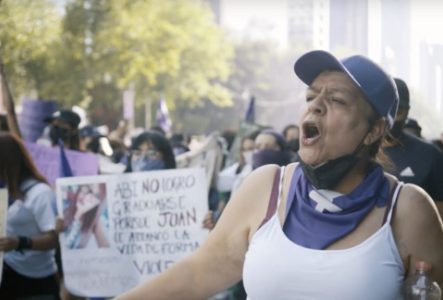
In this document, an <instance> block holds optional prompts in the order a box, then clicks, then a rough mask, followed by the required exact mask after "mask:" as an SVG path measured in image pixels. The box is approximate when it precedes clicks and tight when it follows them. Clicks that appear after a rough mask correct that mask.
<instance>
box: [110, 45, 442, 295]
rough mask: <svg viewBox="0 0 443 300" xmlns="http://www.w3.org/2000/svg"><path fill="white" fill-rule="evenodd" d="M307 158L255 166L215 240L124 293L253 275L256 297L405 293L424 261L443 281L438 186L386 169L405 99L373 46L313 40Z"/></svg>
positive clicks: (204, 290)
mask: <svg viewBox="0 0 443 300" xmlns="http://www.w3.org/2000/svg"><path fill="white" fill-rule="evenodd" d="M294 69H295V73H296V74H297V76H298V77H299V78H300V79H301V80H302V81H303V82H305V83H306V84H307V85H308V86H309V87H308V91H307V96H306V108H305V111H304V113H303V115H302V117H301V121H300V125H301V126H300V128H301V137H300V150H299V157H300V163H293V164H290V165H288V166H287V167H285V168H280V167H278V166H276V165H267V166H263V167H261V168H258V169H256V170H255V171H253V172H252V173H251V174H250V175H249V176H248V177H247V178H246V179H245V181H244V182H243V184H242V186H241V187H240V188H239V189H238V190H237V191H236V193H234V194H233V195H232V197H231V200H230V201H229V203H228V205H227V206H226V208H225V210H224V212H223V214H222V216H221V217H220V219H219V221H218V223H217V225H216V226H215V228H214V230H212V231H211V233H210V235H209V237H208V239H207V240H206V242H205V243H204V244H203V245H202V246H201V247H200V248H199V249H198V250H197V251H196V252H194V253H193V254H192V255H190V256H188V257H187V258H185V259H184V260H182V261H181V262H178V263H176V264H175V265H173V266H172V267H171V268H169V269H168V270H167V271H165V272H164V273H162V274H161V275H160V276H158V277H157V278H155V279H153V280H150V281H149V282H145V283H142V284H141V285H140V286H139V287H137V288H135V289H133V290H132V291H129V292H128V293H126V294H124V295H122V296H121V297H117V299H118V300H128V299H144V298H145V297H146V296H147V295H149V299H153V300H157V299H204V298H206V297H207V296H209V295H211V294H214V293H215V292H217V291H220V290H222V289H225V288H226V287H228V286H230V285H232V284H233V283H235V282H236V281H238V280H240V279H241V278H243V282H244V285H245V288H246V292H247V294H248V298H249V299H252V300H260V299H266V300H267V299H279V300H285V299H341V300H351V299H352V300H353V299H364V300H372V299H374V300H375V299H377V300H391V299H398V298H399V296H400V295H399V294H400V289H401V286H402V284H403V281H404V280H405V278H407V277H408V276H412V275H413V274H414V272H415V266H414V265H415V262H416V261H417V260H424V261H427V262H428V263H431V264H432V266H433V273H432V276H433V278H434V280H436V281H437V282H438V283H440V285H441V284H443V252H442V251H441V249H443V223H442V220H441V219H440V218H439V216H438V214H437V210H436V207H435V204H434V203H433V201H432V199H431V198H430V197H429V195H427V194H426V192H425V191H424V190H422V189H420V188H418V187H417V186H415V185H412V184H402V183H401V182H398V181H397V179H396V178H395V177H394V176H392V175H389V174H387V173H384V172H383V169H382V167H381V165H380V163H379V161H378V153H379V148H380V144H381V142H382V139H383V138H384V136H385V134H386V132H387V129H388V128H390V127H391V126H392V125H393V121H394V119H395V114H396V110H397V105H398V94H397V88H396V86H395V84H394V81H393V79H392V78H391V77H390V76H389V75H388V74H386V73H385V72H384V71H383V70H382V69H381V68H380V67H379V66H378V65H377V64H375V63H374V62H372V61H371V60H369V59H367V58H365V57H363V56H351V57H348V58H345V59H343V60H338V59H337V58H335V57H334V56H333V55H331V54H330V53H328V52H325V51H311V52H308V53H306V54H304V55H303V56H301V57H300V58H299V59H298V60H297V61H296V63H295V67H294Z"/></svg>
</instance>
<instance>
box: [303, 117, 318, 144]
mask: <svg viewBox="0 0 443 300" xmlns="http://www.w3.org/2000/svg"><path fill="white" fill-rule="evenodd" d="M320 136H321V134H320V130H319V127H318V126H317V124H316V123H314V122H310V121H308V122H304V123H303V125H302V138H301V142H302V144H303V145H304V146H310V145H312V144H314V143H315V142H316V141H318V139H319V138H320Z"/></svg>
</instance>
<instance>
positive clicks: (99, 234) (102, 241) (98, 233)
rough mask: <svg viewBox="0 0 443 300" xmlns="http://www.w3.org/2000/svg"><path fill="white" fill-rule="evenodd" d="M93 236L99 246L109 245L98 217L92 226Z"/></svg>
mask: <svg viewBox="0 0 443 300" xmlns="http://www.w3.org/2000/svg"><path fill="white" fill-rule="evenodd" d="M94 236H95V239H96V240H97V245H98V246H99V247H101V248H103V247H109V241H108V239H107V238H106V234H105V231H104V229H103V224H102V222H101V221H100V218H99V219H98V220H97V222H96V224H95V226H94Z"/></svg>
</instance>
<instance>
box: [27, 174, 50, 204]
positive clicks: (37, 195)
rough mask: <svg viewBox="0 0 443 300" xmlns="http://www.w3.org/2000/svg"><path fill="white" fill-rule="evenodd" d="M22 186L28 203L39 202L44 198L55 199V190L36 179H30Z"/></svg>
mask: <svg viewBox="0 0 443 300" xmlns="http://www.w3.org/2000/svg"><path fill="white" fill-rule="evenodd" d="M22 186H23V189H22V190H23V192H24V193H25V197H26V200H27V201H29V200H39V199H42V198H50V199H52V198H55V192H54V190H53V189H52V188H51V186H49V185H48V184H47V183H45V182H42V181H39V180H36V179H28V180H26V181H25V182H24V183H23V185H22Z"/></svg>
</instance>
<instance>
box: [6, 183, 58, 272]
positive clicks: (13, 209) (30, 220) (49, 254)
mask: <svg viewBox="0 0 443 300" xmlns="http://www.w3.org/2000/svg"><path fill="white" fill-rule="evenodd" d="M20 189H21V190H22V191H25V199H24V201H23V200H22V199H17V200H15V201H14V202H13V203H12V205H11V206H9V208H8V216H7V224H6V235H7V236H26V237H30V238H32V237H34V236H38V235H40V234H42V233H44V232H48V231H51V230H54V229H55V212H54V210H53V203H54V202H55V193H54V191H53V190H52V189H51V188H50V187H49V186H48V185H47V184H45V183H42V182H38V183H37V181H36V180H33V179H29V180H25V181H24V182H22V184H21V185H20ZM54 254H55V250H47V251H35V250H23V251H22V252H19V251H8V252H6V253H5V262H6V264H8V266H10V267H11V268H12V269H13V270H14V271H16V272H17V273H19V274H22V275H24V276H28V277H32V278H42V277H46V276H49V275H51V274H54V273H55V272H56V270H57V266H56V264H55V258H54Z"/></svg>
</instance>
